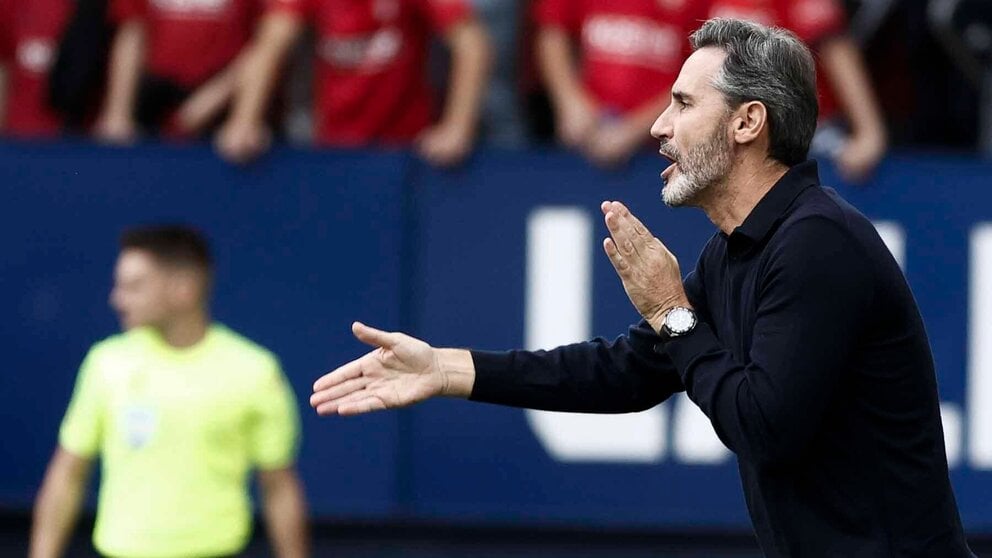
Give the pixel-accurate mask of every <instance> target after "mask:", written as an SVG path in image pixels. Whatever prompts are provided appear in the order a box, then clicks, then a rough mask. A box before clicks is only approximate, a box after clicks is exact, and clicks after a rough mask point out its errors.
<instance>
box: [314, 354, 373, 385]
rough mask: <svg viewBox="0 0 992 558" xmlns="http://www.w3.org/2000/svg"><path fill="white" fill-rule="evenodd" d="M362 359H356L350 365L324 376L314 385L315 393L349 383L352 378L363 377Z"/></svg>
mask: <svg viewBox="0 0 992 558" xmlns="http://www.w3.org/2000/svg"><path fill="white" fill-rule="evenodd" d="M361 360H362V359H360V358H359V359H355V360H353V361H351V362H349V363H348V364H345V365H342V366H339V367H337V368H335V369H334V370H333V371H331V372H328V373H327V374H324V375H323V376H321V377H320V378H317V381H316V382H314V383H313V390H314V391H321V390H324V389H327V388H329V387H332V386H335V385H337V384H340V383H341V382H345V381H348V380H350V379H352V378H357V377H359V376H361V375H362V364H361V362H360V361H361Z"/></svg>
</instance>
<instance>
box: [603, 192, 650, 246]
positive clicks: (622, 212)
mask: <svg viewBox="0 0 992 558" xmlns="http://www.w3.org/2000/svg"><path fill="white" fill-rule="evenodd" d="M610 209H611V210H612V211H614V212H615V213H617V214H618V215H619V216H620V221H621V222H622V223H624V225H626V226H628V227H629V228H630V230H631V231H633V234H634V235H636V236H637V237H638V239H640V240H644V241H647V240H650V239H651V238H652V237H653V235H652V234H651V232H650V231H648V228H647V227H645V226H644V223H642V222H641V220H640V219H638V218H637V217H636V216H634V214H633V213H631V212H630V209H628V208H627V206H626V205H624V204H623V203H621V202H613V204H612V206H611V208H610Z"/></svg>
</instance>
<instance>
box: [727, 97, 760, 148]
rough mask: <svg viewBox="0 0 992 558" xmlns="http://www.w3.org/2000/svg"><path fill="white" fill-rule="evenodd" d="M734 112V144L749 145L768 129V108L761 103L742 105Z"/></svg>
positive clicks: (753, 102)
mask: <svg viewBox="0 0 992 558" xmlns="http://www.w3.org/2000/svg"><path fill="white" fill-rule="evenodd" d="M734 112H735V115H734V118H733V120H732V122H733V124H734V128H733V130H732V133H733V138H734V141H735V142H736V143H739V144H748V143H751V142H753V141H755V140H756V139H758V137H760V136H761V133H762V131H764V130H765V129H766V128H767V127H768V108H767V107H765V104H764V103H762V102H761V101H750V102H747V103H744V104H742V105H741V106H740V107H738V108H737V110H736V111H734Z"/></svg>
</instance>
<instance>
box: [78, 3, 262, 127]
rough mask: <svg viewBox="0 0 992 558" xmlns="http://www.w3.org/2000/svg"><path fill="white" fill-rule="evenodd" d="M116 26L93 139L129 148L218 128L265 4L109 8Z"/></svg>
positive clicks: (126, 4) (157, 5)
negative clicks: (142, 140)
mask: <svg viewBox="0 0 992 558" xmlns="http://www.w3.org/2000/svg"><path fill="white" fill-rule="evenodd" d="M109 2H110V3H109V8H110V17H111V19H112V20H113V21H114V23H116V24H117V25H118V29H117V33H116V36H115V37H114V43H113V47H112V49H111V53H110V68H109V71H108V84H107V93H106V99H105V102H104V106H103V108H102V110H101V113H100V116H99V118H98V119H97V122H96V125H95V129H94V133H95V134H96V136H97V138H99V139H101V140H103V141H106V142H110V143H129V142H131V141H133V140H135V139H136V138H137V136H138V134H139V132H140V131H144V132H155V133H160V134H161V135H164V136H166V137H170V138H173V139H183V138H190V137H194V136H196V135H198V134H200V133H202V132H204V131H206V130H209V129H210V128H211V127H216V126H217V125H219V124H220V121H221V119H222V117H223V115H224V112H225V111H226V110H227V108H228V105H229V104H230V102H231V97H232V95H233V94H234V87H235V84H236V82H237V72H238V68H239V64H240V63H241V56H240V55H241V54H242V52H243V50H244V48H245V46H246V45H247V44H248V42H249V40H250V39H251V36H252V32H253V31H254V29H255V25H256V23H257V20H258V16H259V13H260V11H261V2H262V0H109Z"/></svg>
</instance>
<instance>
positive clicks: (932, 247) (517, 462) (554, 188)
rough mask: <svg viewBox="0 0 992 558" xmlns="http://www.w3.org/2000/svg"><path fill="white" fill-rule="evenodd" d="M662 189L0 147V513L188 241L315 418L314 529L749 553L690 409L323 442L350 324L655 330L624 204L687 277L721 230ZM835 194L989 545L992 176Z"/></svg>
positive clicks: (457, 418)
mask: <svg viewBox="0 0 992 558" xmlns="http://www.w3.org/2000/svg"><path fill="white" fill-rule="evenodd" d="M661 166H662V162H661V161H660V160H659V159H657V158H653V157H644V158H639V159H636V160H635V161H633V162H632V163H631V165H630V166H629V167H627V168H625V169H623V170H620V171H616V172H604V171H601V170H598V169H595V168H592V167H590V166H589V165H588V164H587V163H585V162H584V161H582V160H581V159H580V158H578V157H574V156H571V155H567V154H562V153H558V152H542V151H535V152H522V153H509V152H482V153H478V154H476V155H475V156H474V157H473V159H472V161H470V163H469V164H468V165H466V166H464V167H462V168H460V169H457V170H454V171H438V170H434V169H431V168H429V167H426V166H424V165H422V164H420V163H418V162H416V161H415V160H414V159H413V158H411V157H409V156H408V155H406V154H403V153H368V152H350V153H349V152H296V151H290V150H283V151H278V152H276V153H275V154H273V155H272V156H271V157H268V158H266V159H265V160H263V161H262V162H261V163H259V164H256V165H254V166H251V167H248V168H246V169H235V168H231V167H228V166H226V165H224V164H223V163H221V162H219V161H217V160H216V158H215V157H214V156H213V155H212V154H211V153H209V151H208V150H206V149H205V148H199V147H195V148H170V147H161V146H146V147H141V148H138V149H134V150H113V149H105V148H97V147H90V146H84V145H50V146H25V145H4V146H0V177H2V188H3V191H4V195H3V199H4V203H3V204H2V208H0V216H2V217H3V218H2V219H0V233H2V235H3V236H2V237H3V238H4V241H5V247H6V251H5V252H6V255H7V258H6V259H5V260H4V261H3V263H2V264H0V307H3V308H5V309H7V310H8V315H7V319H6V320H4V322H3V325H2V326H0V327H2V336H0V338H2V347H3V351H4V355H5V357H6V358H5V364H6V367H5V370H4V371H3V372H2V373H0V384H2V389H0V417H2V419H3V420H4V424H5V425H7V426H8V436H7V439H6V441H5V443H4V459H3V460H0V506H2V507H7V508H18V509H24V508H26V507H27V506H28V505H30V501H31V498H32V497H33V494H34V492H35V490H36V489H37V486H38V483H39V482H40V479H41V475H42V473H43V469H44V465H45V462H46V460H47V458H48V455H49V454H50V452H51V450H52V447H53V445H54V443H55V437H56V431H57V427H58V422H59V420H60V418H61V415H62V412H63V411H64V406H65V404H66V402H67V400H68V397H69V393H70V390H71V385H72V379H73V376H74V374H75V369H76V367H77V366H78V363H79V360H80V359H81V357H82V355H83V354H84V352H85V350H86V348H87V347H88V346H89V344H91V343H92V342H93V341H95V340H97V339H98V338H100V337H102V336H105V335H108V334H110V333H112V332H113V331H114V330H115V329H116V327H117V325H116V323H115V321H114V319H113V316H112V313H111V312H110V311H109V309H108V308H107V307H106V295H107V292H108V290H109V286H110V272H111V267H112V264H113V260H114V257H115V254H116V245H115V242H116V236H117V235H118V234H119V232H120V230H121V229H122V228H123V227H124V226H126V225H128V224H133V223H138V222H149V221H160V220H181V221H183V222H188V223H193V224H195V225H198V226H200V227H201V228H203V229H204V230H205V231H206V232H207V233H208V234H209V236H210V237H211V239H212V241H213V244H214V247H215V251H216V252H217V257H218V278H217V283H218V286H217V289H216V297H215V299H216V300H215V304H214V311H215V315H216V317H217V318H218V319H219V320H220V321H222V322H224V323H226V324H228V325H230V326H232V327H233V328H235V329H237V330H239V331H242V332H243V333H245V334H246V335H248V336H249V337H251V338H253V339H255V340H257V341H258V342H260V343H262V344H263V345H266V346H267V347H269V348H271V349H272V350H274V351H275V352H276V353H277V354H279V355H280V357H281V358H282V362H283V364H284V366H285V369H286V371H287V374H288V375H289V376H290V379H291V381H292V383H293V385H294V388H295V389H296V391H297V395H298V396H299V397H300V403H301V413H302V415H303V417H304V444H303V448H302V452H301V456H300V468H301V470H302V473H303V476H304V481H305V482H306V486H307V495H308V498H309V500H310V503H311V507H312V509H313V510H314V512H315V514H316V515H318V516H324V517H359V518H420V519H437V520H444V521H468V522H499V523H513V524H522V525H530V524H537V523H540V524H580V525H590V526H591V525H609V526H619V527H651V528H662V529H668V530H677V529H685V528H729V529H747V528H748V527H749V522H748V518H747V514H746V510H745V507H744V502H743V497H742V494H741V490H740V486H739V480H738V476H737V470H736V464H735V462H734V458H733V456H732V455H731V454H730V453H729V452H728V451H727V450H726V449H725V448H723V447H722V446H721V445H719V442H718V441H716V440H715V436H714V435H713V433H712V429H711V428H710V427H709V425H708V422H707V421H706V420H705V417H703V416H702V415H701V413H699V412H698V411H697V410H695V408H694V407H693V406H692V405H691V403H689V402H688V401H687V400H686V399H685V398H684V396H683V395H679V396H676V397H673V398H672V399H671V400H669V401H668V402H666V403H665V404H663V405H661V406H660V407H658V408H656V409H652V410H650V411H647V412H644V413H637V414H631V415H619V416H610V417H598V416H588V415H562V414H550V413H539V412H533V411H525V410H520V409H510V408H502V407H497V406H491V405H481V404H474V403H468V402H464V401H450V400H439V401H432V402H428V403H426V404H424V405H421V406H418V407H415V408H411V409H404V410H401V411H396V412H389V413H379V414H375V415H371V416H368V417H362V418H336V417H335V418H318V417H316V416H315V415H314V414H313V413H312V411H311V410H310V409H309V408H308V406H306V404H305V398H306V397H307V395H308V394H309V391H310V385H311V383H312V381H313V380H314V379H315V378H316V377H318V376H319V375H320V374H322V373H324V372H325V371H327V370H329V369H330V368H332V367H334V366H336V365H338V364H340V363H343V362H345V361H347V360H349V359H351V358H354V357H356V356H358V355H360V354H362V353H363V352H364V351H365V350H366V348H365V347H363V346H362V345H361V344H359V343H358V342H356V341H355V340H353V339H352V338H351V337H350V331H349V324H350V322H351V320H354V319H360V320H363V321H365V322H366V323H370V324H372V325H376V326H379V327H383V328H388V329H394V328H402V329H405V330H407V331H408V332H410V333H413V334H416V335H418V336H421V337H422V338H424V339H425V340H427V341H428V342H431V343H433V344H435V345H438V346H470V347H477V348H484V349H502V348H516V347H526V348H541V347H550V346H553V345H555V344H558V343H563V342H569V341H574V340H580V339H584V338H588V337H591V336H605V337H613V336H616V335H618V334H621V333H622V332H623V331H625V329H626V327H627V326H628V325H629V324H630V323H632V322H634V321H636V320H637V315H636V313H635V311H634V310H633V309H632V308H631V306H630V304H629V302H628V301H627V299H626V296H625V294H624V292H623V289H622V287H621V285H620V283H619V281H618V280H617V278H616V277H615V274H614V271H613V269H612V267H611V266H610V264H609V261H608V260H607V259H606V257H605V255H604V254H603V253H602V248H601V241H602V239H603V238H604V237H605V235H606V229H605V226H604V225H603V224H602V219H601V216H600V214H599V209H598V206H599V203H600V202H601V201H602V200H604V199H617V200H621V201H624V202H625V203H627V204H628V205H629V206H630V207H631V209H632V210H633V211H634V212H635V214H637V215H638V216H640V217H641V218H642V219H643V220H644V221H645V223H646V224H647V225H648V227H649V228H651V230H652V231H653V232H654V233H655V235H656V236H658V237H660V238H661V239H663V240H664V241H665V243H666V244H667V245H668V246H669V248H670V249H671V250H672V251H673V252H674V253H675V254H676V255H677V256H678V257H679V261H680V263H681V266H682V270H683V272H686V271H688V270H689V269H690V268H691V267H692V266H693V265H694V263H695V259H696V256H697V255H698V253H699V251H700V249H701V248H702V246H703V244H704V243H705V241H706V239H707V238H708V237H709V236H710V235H712V234H713V232H714V228H713V225H712V224H710V223H709V221H708V220H707V219H706V217H705V215H703V214H702V213H701V212H699V211H698V210H693V209H678V210H672V209H668V208H666V207H664V205H663V204H662V203H661V201H660V197H659V192H660V189H661V181H660V179H659V177H658V173H659V171H660V170H661ZM821 174H822V176H823V179H824V183H826V184H837V185H838V188H837V189H838V190H839V191H840V192H841V193H842V195H844V196H845V197H846V198H847V199H849V200H850V201H851V202H852V203H854V204H855V205H856V206H858V207H859V208H861V209H862V211H864V212H865V213H866V214H867V215H868V216H869V217H870V218H871V219H872V220H873V221H874V222H875V223H876V225H877V227H878V229H879V231H880V234H882V236H883V239H885V240H886V243H887V244H888V245H889V247H890V248H891V249H892V251H893V253H894V254H895V255H896V258H897V260H898V261H899V262H900V263H901V264H902V265H903V268H904V270H905V272H906V275H907V277H908V279H909V282H910V284H911V286H912V287H913V290H914V293H915V295H916V297H917V299H918V301H919V304H920V308H921V310H922V312H923V316H924V319H925V321H926V324H927V327H928V331H929V334H930V336H931V343H932V345H933V349H934V356H935V359H936V363H937V371H938V376H939V384H940V396H941V401H942V409H943V418H944V424H945V434H946V437H947V447H948V454H949V458H950V461H951V477H952V481H953V483H954V485H955V488H956V494H957V497H958V502H959V505H960V508H961V511H962V515H963V518H964V520H965V523H966V526H967V528H968V529H969V531H970V532H975V533H978V532H981V533H992V294H989V293H992V191H989V189H988V185H989V183H990V181H992V164H990V163H987V162H980V161H975V160H970V159H964V158H960V159H954V158H948V157H923V156H918V155H914V154H897V155H894V156H892V157H890V158H889V159H888V160H886V162H885V163H884V165H883V166H882V168H881V169H880V170H879V173H878V175H877V176H876V177H875V179H874V180H873V182H872V183H871V185H869V186H865V187H850V186H844V185H842V184H840V182H839V180H838V179H837V177H836V175H835V174H834V173H833V171H832V169H830V168H829V167H821Z"/></svg>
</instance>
